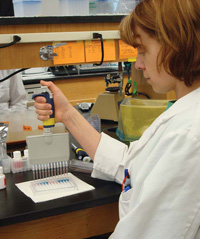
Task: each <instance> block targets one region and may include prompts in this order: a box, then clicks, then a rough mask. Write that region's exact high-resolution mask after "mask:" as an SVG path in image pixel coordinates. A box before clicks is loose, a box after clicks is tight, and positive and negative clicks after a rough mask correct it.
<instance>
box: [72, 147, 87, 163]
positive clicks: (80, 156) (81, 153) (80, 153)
mask: <svg viewBox="0 0 200 239" xmlns="http://www.w3.org/2000/svg"><path fill="white" fill-rule="evenodd" d="M71 145H72V149H73V151H74V152H75V153H76V157H77V159H78V160H82V161H84V162H89V161H90V160H91V158H90V157H89V156H88V154H87V153H86V152H85V150H84V149H82V148H80V147H77V146H76V145H74V144H73V143H71Z"/></svg>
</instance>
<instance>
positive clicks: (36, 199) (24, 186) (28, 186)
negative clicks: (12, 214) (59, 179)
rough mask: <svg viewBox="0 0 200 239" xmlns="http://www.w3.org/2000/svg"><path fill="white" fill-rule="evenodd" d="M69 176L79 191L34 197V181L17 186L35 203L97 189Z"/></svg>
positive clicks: (71, 175)
mask: <svg viewBox="0 0 200 239" xmlns="http://www.w3.org/2000/svg"><path fill="white" fill-rule="evenodd" d="M68 176H69V177H71V178H72V179H73V181H74V182H75V183H76V185H77V186H78V189H77V190H73V191H68V192H58V193H56V194H55V193H49V192H48V193H47V194H45V195H34V193H33V191H32V189H31V182H33V181H28V182H24V183H18V184H15V185H16V186H17V187H18V188H19V189H20V190H21V191H22V192H23V193H24V194H25V195H26V196H27V197H30V198H31V199H32V200H33V201H34V202H35V203H39V202H45V201H49V200H53V199H57V198H61V197H66V196H70V195H73V194H77V193H82V192H87V191H90V190H94V189H95V188H94V187H93V186H91V185H89V184H87V183H85V182H83V181H82V180H80V179H79V178H77V177H76V176H74V175H73V174H71V173H68Z"/></svg>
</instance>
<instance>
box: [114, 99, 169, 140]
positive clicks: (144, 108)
mask: <svg viewBox="0 0 200 239" xmlns="http://www.w3.org/2000/svg"><path fill="white" fill-rule="evenodd" d="M167 105H168V100H143V99H134V98H126V99H124V100H123V101H122V103H121V105H120V113H119V123H118V129H117V135H118V137H119V138H120V139H121V140H123V141H133V140H137V139H139V138H140V137H141V135H142V134H143V132H144V131H145V130H146V129H147V128H148V127H149V126H150V125H151V124H152V122H153V121H154V120H155V119H156V118H157V117H158V116H159V115H160V114H161V113H163V112H164V111H165V109H166V108H167Z"/></svg>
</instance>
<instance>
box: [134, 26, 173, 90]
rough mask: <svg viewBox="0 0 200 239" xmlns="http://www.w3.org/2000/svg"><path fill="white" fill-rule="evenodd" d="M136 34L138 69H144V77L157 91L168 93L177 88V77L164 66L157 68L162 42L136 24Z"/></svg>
mask: <svg viewBox="0 0 200 239" xmlns="http://www.w3.org/2000/svg"><path fill="white" fill-rule="evenodd" d="M134 35H135V36H136V37H137V36H138V37H137V38H138V39H137V41H138V46H137V50H138V55H137V60H136V63H135V68H136V69H137V70H142V71H143V74H144V78H145V79H146V81H147V83H148V84H150V85H151V86H152V88H153V90H154V91H155V92H156V93H167V92H169V91H171V90H176V86H177V85H176V84H177V82H178V81H177V79H175V78H174V77H172V76H170V75H169V74H168V73H167V72H166V71H165V70H164V68H163V67H162V66H161V68H160V69H159V70H158V69H157V57H158V54H159V51H160V48H161V45H160V43H159V42H158V41H157V40H155V39H154V38H152V37H150V36H149V35H148V34H147V33H145V32H144V31H143V30H142V29H141V28H140V27H138V26H136V27H135V29H134Z"/></svg>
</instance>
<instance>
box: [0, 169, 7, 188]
mask: <svg viewBox="0 0 200 239" xmlns="http://www.w3.org/2000/svg"><path fill="white" fill-rule="evenodd" d="M4 188H6V176H5V174H3V167H1V166H0V190H1V189H4Z"/></svg>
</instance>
